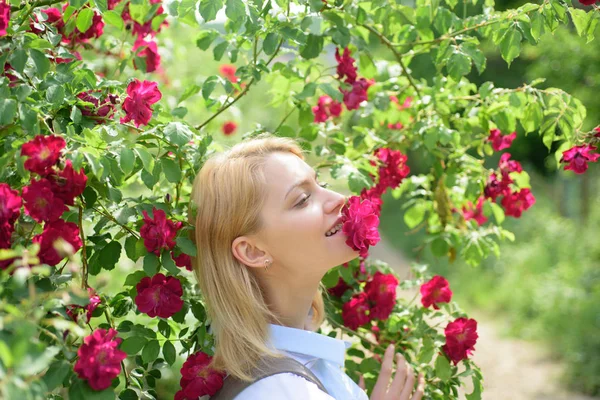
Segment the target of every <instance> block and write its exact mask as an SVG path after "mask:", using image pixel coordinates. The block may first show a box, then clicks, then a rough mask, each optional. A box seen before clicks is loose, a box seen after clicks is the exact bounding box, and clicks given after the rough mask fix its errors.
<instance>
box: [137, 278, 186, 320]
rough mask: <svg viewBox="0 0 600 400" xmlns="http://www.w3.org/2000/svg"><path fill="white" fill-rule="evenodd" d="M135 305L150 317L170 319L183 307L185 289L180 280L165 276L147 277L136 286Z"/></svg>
mask: <svg viewBox="0 0 600 400" xmlns="http://www.w3.org/2000/svg"><path fill="white" fill-rule="evenodd" d="M136 288H137V296H135V304H136V305H137V307H138V310H140V312H143V313H145V314H148V316H149V317H152V318H154V317H156V316H159V317H160V318H169V317H171V316H172V315H173V314H175V313H177V312H178V311H179V310H181V307H183V300H182V299H181V296H183V289H182V287H181V282H180V281H179V279H177V278H175V277H172V276H167V277H165V276H164V275H163V274H156V275H154V276H153V277H152V278H150V277H145V278H142V280H141V281H140V282H139V283H138V284H137V285H136Z"/></svg>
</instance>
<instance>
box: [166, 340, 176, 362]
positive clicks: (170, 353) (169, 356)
mask: <svg viewBox="0 0 600 400" xmlns="http://www.w3.org/2000/svg"><path fill="white" fill-rule="evenodd" d="M163 356H164V357H165V361H166V362H167V364H169V365H173V364H174V363H175V359H176V358H177V355H176V353H175V346H173V343H171V342H170V341H169V340H167V341H166V342H165V344H164V345H163Z"/></svg>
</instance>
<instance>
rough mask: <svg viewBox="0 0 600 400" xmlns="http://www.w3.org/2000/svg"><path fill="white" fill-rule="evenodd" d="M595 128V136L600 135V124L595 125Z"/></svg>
mask: <svg viewBox="0 0 600 400" xmlns="http://www.w3.org/2000/svg"><path fill="white" fill-rule="evenodd" d="M594 130H595V131H596V134H594V137H600V126H597V127H595V128H594Z"/></svg>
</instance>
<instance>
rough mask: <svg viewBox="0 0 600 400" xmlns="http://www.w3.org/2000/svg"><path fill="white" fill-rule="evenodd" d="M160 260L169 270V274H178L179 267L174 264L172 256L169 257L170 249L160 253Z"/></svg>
mask: <svg viewBox="0 0 600 400" xmlns="http://www.w3.org/2000/svg"><path fill="white" fill-rule="evenodd" d="M160 261H161V263H162V266H163V268H164V269H166V270H167V271H169V272H170V273H171V275H173V276H177V275H179V272H180V270H179V268H177V265H175V261H173V257H171V252H170V251H165V252H164V253H162V256H161V257H160Z"/></svg>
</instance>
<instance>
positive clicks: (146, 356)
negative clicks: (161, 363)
mask: <svg viewBox="0 0 600 400" xmlns="http://www.w3.org/2000/svg"><path fill="white" fill-rule="evenodd" d="M158 353H160V344H159V343H158V340H151V341H149V342H148V343H146V345H145V346H144V350H142V360H143V361H144V362H146V363H147V362H150V361H154V360H156V358H157V357H158Z"/></svg>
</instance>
